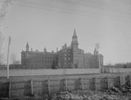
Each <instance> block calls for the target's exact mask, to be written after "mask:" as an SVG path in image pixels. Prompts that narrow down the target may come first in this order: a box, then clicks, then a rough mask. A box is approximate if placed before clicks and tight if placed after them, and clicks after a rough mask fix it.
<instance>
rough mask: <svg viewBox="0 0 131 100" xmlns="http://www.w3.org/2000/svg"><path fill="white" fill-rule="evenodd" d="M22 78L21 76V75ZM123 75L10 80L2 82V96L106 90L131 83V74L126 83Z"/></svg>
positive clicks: (0, 93)
mask: <svg viewBox="0 0 131 100" xmlns="http://www.w3.org/2000/svg"><path fill="white" fill-rule="evenodd" d="M19 78H20V77H19ZM121 78H123V75H114V76H105V75H104V76H98V77H95V76H92V77H88V75H87V77H86V76H84V77H83V76H80V77H79V78H78V77H74V78H73V77H71V78H67V77H61V78H60V76H58V77H56V78H50V77H49V78H48V79H41V80H37V79H34V80H33V79H30V80H21V79H20V80H19V81H16V80H10V81H7V82H0V98H1V97H10V98H14V97H16V98H17V97H18V98H19V97H28V96H35V97H43V96H44V95H47V94H50V95H51V94H53V93H56V92H59V91H64V90H70V91H77V90H84V91H88V90H91V91H104V90H106V89H108V88H109V87H112V86H117V87H119V86H120V85H122V84H124V83H127V84H128V85H131V81H130V80H131V76H130V75H125V76H124V83H123V82H122V81H123V79H121Z"/></svg>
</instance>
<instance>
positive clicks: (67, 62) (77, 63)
mask: <svg viewBox="0 0 131 100" xmlns="http://www.w3.org/2000/svg"><path fill="white" fill-rule="evenodd" d="M21 64H22V66H25V67H27V68H28V67H29V68H46V69H52V68H53V69H59V68H99V67H102V66H103V56H102V55H101V54H99V52H98V50H97V49H96V48H95V50H94V54H91V53H84V50H82V49H80V48H79V42H78V37H77V34H76V30H74V33H73V36H72V41H71V45H70V46H67V45H66V44H65V45H64V46H62V48H61V49H60V50H57V51H56V52H48V51H47V50H46V48H45V49H44V51H42V52H40V51H32V50H30V47H29V44H28V43H27V44H26V50H25V51H22V52H21Z"/></svg>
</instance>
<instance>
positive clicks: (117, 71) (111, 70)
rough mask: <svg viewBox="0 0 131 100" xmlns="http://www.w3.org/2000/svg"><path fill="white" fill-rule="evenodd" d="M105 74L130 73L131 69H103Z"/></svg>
mask: <svg viewBox="0 0 131 100" xmlns="http://www.w3.org/2000/svg"><path fill="white" fill-rule="evenodd" d="M103 70H104V72H106V73H122V72H131V68H110V67H109V68H108V67H107V68H104V69H103Z"/></svg>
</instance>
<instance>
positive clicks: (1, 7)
mask: <svg viewBox="0 0 131 100" xmlns="http://www.w3.org/2000/svg"><path fill="white" fill-rule="evenodd" d="M11 1H12V0H1V2H0V64H3V60H4V55H3V52H2V49H3V42H4V38H3V35H2V34H3V33H2V28H3V27H2V24H3V20H4V18H5V16H6V14H7V10H8V9H7V8H8V7H9V5H10V4H11Z"/></svg>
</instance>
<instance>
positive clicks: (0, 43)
mask: <svg viewBox="0 0 131 100" xmlns="http://www.w3.org/2000/svg"><path fill="white" fill-rule="evenodd" d="M2 49H3V37H2V33H1V31H0V65H1V64H3V52H2Z"/></svg>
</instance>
